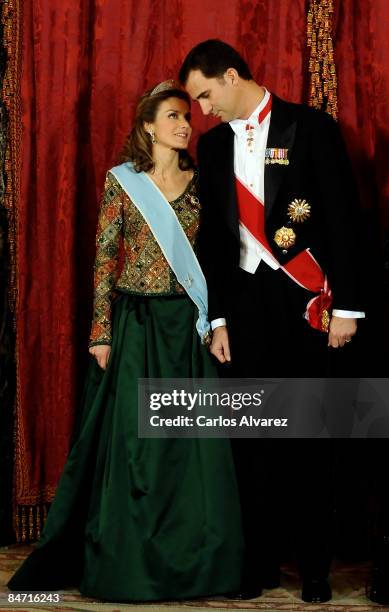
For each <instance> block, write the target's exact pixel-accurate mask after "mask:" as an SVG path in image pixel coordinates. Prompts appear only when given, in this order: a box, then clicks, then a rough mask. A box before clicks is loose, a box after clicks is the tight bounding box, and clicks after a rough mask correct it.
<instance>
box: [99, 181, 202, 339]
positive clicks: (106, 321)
mask: <svg viewBox="0 0 389 612" xmlns="http://www.w3.org/2000/svg"><path fill="white" fill-rule="evenodd" d="M170 205H171V207H172V208H173V210H174V212H175V213H176V215H177V218H178V220H179V222H180V224H181V226H182V228H183V230H184V231H185V233H186V235H187V237H188V239H189V242H190V243H191V245H192V247H193V248H194V249H195V246H196V245H195V241H196V236H197V231H198V227H199V214H200V203H199V200H198V198H197V172H195V174H194V176H193V178H192V180H191V181H190V182H189V184H188V186H187V188H186V189H185V191H184V193H182V194H181V195H180V196H179V197H178V198H177V199H176V200H174V201H173V202H170ZM121 244H122V245H123V251H124V265H123V267H122V269H121V271H119V253H120V245H121ZM115 290H118V291H124V292H126V293H131V294H136V295H147V296H156V295H159V296H161V295H177V294H182V293H185V289H184V288H183V287H182V285H180V284H179V282H178V281H177V279H176V277H175V275H174V273H173V271H172V270H171V268H170V267H169V264H168V262H167V261H166V259H165V256H164V255H163V253H162V251H161V249H160V247H159V245H158V243H157V241H156V240H155V238H154V236H153V234H152V232H151V230H150V228H149V226H148V225H147V223H146V222H145V220H144V218H143V216H142V215H141V213H140V212H139V210H138V209H137V207H136V206H135V205H134V204H133V202H132V201H131V200H130V198H129V197H128V195H127V193H126V192H125V191H124V190H123V188H122V187H121V185H120V184H119V183H118V181H117V180H116V178H115V177H114V176H113V175H112V174H111V173H110V172H108V174H107V178H106V181H105V186H104V193H103V197H102V202H101V207H100V213H99V220H98V226H97V235H96V259H95V265H94V303H93V321H92V330H91V336H90V343H89V346H94V345H97V344H111V342H112V334H111V303H112V299H113V297H114V295H115Z"/></svg>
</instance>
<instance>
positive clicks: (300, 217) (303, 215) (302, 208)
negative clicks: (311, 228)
mask: <svg viewBox="0 0 389 612" xmlns="http://www.w3.org/2000/svg"><path fill="white" fill-rule="evenodd" d="M310 215H311V205H310V204H308V202H307V201H306V200H300V199H298V198H296V199H294V200H293V202H291V203H290V204H289V206H288V217H289V218H290V219H292V221H295V222H297V223H302V222H303V221H306V219H308V217H310Z"/></svg>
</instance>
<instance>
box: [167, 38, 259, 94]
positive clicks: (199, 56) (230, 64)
mask: <svg viewBox="0 0 389 612" xmlns="http://www.w3.org/2000/svg"><path fill="white" fill-rule="evenodd" d="M228 68H235V70H236V71H237V73H238V74H239V76H240V77H241V78H242V79H244V80H245V81H250V80H251V79H252V78H253V77H252V74H251V72H250V70H249V67H248V66H247V64H246V62H245V60H244V59H243V58H242V57H241V56H240V55H239V53H238V52H237V51H235V49H234V48H233V47H231V45H228V44H227V43H225V42H223V41H222V40H217V39H210V40H205V41H204V42H201V43H199V44H198V45H196V47H193V49H192V50H191V51H189V53H188V55H187V56H186V58H185V59H184V62H183V64H182V66H181V69H180V72H179V74H178V78H179V80H180V83H182V85H186V82H187V80H188V78H189V73H190V72H191V71H192V70H201V72H202V73H203V75H204V76H205V77H206V78H208V79H211V78H214V77H216V78H217V77H222V76H223V74H224V73H225V71H226V70H227V69H228Z"/></svg>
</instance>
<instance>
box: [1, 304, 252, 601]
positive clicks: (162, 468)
mask: <svg viewBox="0 0 389 612" xmlns="http://www.w3.org/2000/svg"><path fill="white" fill-rule="evenodd" d="M196 318H197V311H196V308H195V307H194V305H193V303H192V302H191V300H190V299H189V298H188V297H186V296H177V297H176V296H173V297H153V298H144V297H138V296H131V295H126V294H121V296H120V297H119V298H118V300H117V302H116V303H115V305H114V316H113V345H112V351H111V356H110V360H109V364H108V367H107V370H106V371H105V372H104V371H103V370H101V369H100V368H99V367H98V365H97V363H96V362H95V361H94V360H92V363H91V366H90V370H89V373H88V376H87V381H86V385H85V391H84V397H83V402H82V410H81V411H80V413H79V415H78V422H77V424H76V429H75V433H74V436H73V439H72V446H71V451H70V454H69V457H68V460H67V462H66V465H65V468H64V472H63V474H62V476H61V479H60V482H59V485H58V489H57V492H56V496H55V499H54V502H53V504H52V506H51V509H50V512H49V514H48V518H47V521H46V524H45V527H44V530H43V533H42V536H41V539H40V540H39V542H38V545H37V548H36V549H35V550H34V552H33V553H32V554H31V555H30V556H29V557H28V558H27V559H26V560H25V561H24V563H23V564H22V566H21V567H20V568H19V570H18V571H17V572H16V573H15V574H14V576H13V577H12V579H11V580H10V582H9V584H8V586H9V587H10V588H11V589H14V590H58V589H61V588H65V587H68V586H77V587H79V589H80V591H81V593H82V594H83V595H86V596H90V597H98V598H100V599H106V600H113V601H125V600H130V601H146V600H160V599H184V598H191V597H192V598H193V597H200V596H204V595H212V594H218V593H226V592H229V591H233V590H236V589H237V588H238V587H239V582H240V575H241V564H242V549H243V537H242V533H241V523H240V510H239V501H238V492H237V488H236V483H235V476H234V469H233V462H232V456H231V451H230V445H229V441H228V440H216V439H212V440H209V439H204V440H199V439H171V440H169V439H139V438H138V435H137V432H138V419H137V392H138V389H137V379H138V378H141V377H156V378H158V377H169V378H174V377H177V378H181V377H188V378H189V377H215V376H216V372H215V369H214V366H213V364H212V363H211V361H210V358H209V356H208V354H207V352H206V350H205V349H204V347H203V346H201V344H200V341H199V338H198V335H197V332H196V330H195V322H196Z"/></svg>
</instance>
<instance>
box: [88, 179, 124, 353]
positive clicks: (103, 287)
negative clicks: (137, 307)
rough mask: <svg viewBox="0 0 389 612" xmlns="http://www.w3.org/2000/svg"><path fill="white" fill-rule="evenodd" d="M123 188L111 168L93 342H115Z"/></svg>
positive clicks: (101, 224)
mask: <svg viewBox="0 0 389 612" xmlns="http://www.w3.org/2000/svg"><path fill="white" fill-rule="evenodd" d="M122 195H123V191H122V189H121V187H120V185H119V183H118V182H117V181H116V179H115V177H114V176H113V175H112V174H110V173H109V172H108V174H107V177H106V180H105V185H104V193H103V197H102V202H101V207H100V213H99V220H98V225H97V234H96V259H95V265H94V301H93V320H92V330H91V335H90V343H89V346H95V345H97V344H111V343H112V333H111V302H112V297H113V289H114V286H115V283H116V280H117V272H118V260H119V247H120V239H121V229H122V224H123V216H122Z"/></svg>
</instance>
